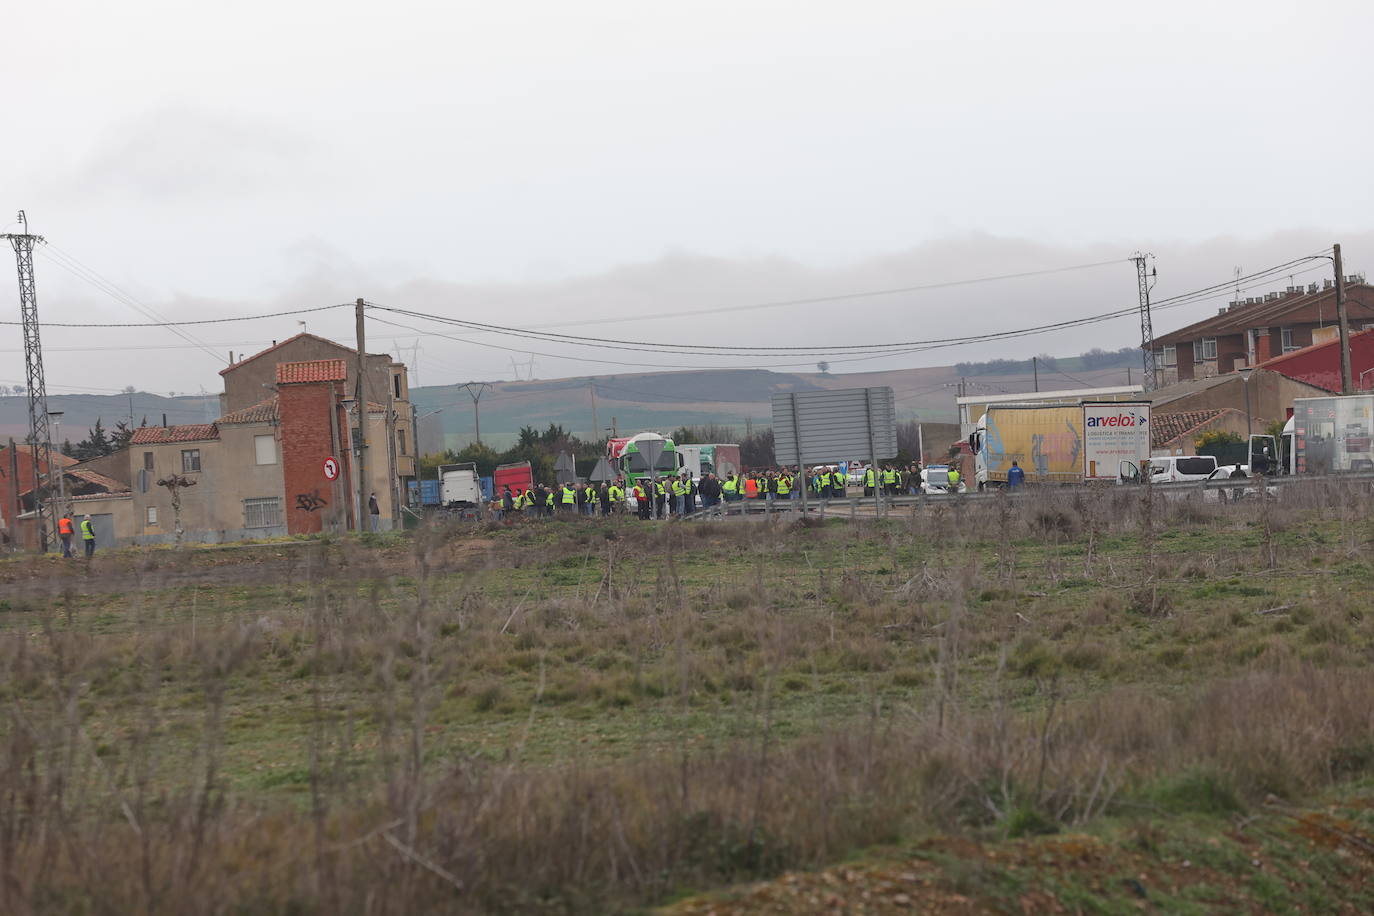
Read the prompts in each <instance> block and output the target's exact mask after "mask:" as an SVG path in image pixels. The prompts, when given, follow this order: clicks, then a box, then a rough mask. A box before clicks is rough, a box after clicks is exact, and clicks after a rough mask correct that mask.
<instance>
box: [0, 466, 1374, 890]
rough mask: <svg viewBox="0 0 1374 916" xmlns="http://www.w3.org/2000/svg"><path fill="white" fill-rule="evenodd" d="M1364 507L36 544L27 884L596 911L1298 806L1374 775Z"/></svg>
mask: <svg viewBox="0 0 1374 916" xmlns="http://www.w3.org/2000/svg"><path fill="white" fill-rule="evenodd" d="M1369 508H1371V507H1370V499H1369V494H1368V493H1367V492H1362V491H1356V490H1335V489H1332V488H1316V487H1314V488H1310V489H1308V490H1307V491H1305V492H1301V493H1295V494H1293V496H1292V498H1291V499H1286V500H1285V501H1284V502H1283V503H1281V504H1278V505H1266V504H1263V503H1259V502H1256V503H1255V504H1254V505H1250V504H1240V505H1234V506H1233V505H1219V504H1211V503H1193V502H1187V503H1173V502H1166V501H1162V500H1160V499H1159V497H1158V496H1157V495H1156V497H1155V499H1154V500H1152V501H1150V502H1146V501H1145V500H1143V499H1142V498H1141V496H1140V494H1139V492H1138V491H1125V490H1120V491H1118V490H1108V491H1106V492H1104V493H1101V494H1093V495H1091V496H1090V497H1089V496H1085V495H1083V494H1071V493H1070V494H1046V495H1043V496H1041V497H1039V498H1036V499H1032V500H1028V501H1025V502H1023V503H1020V504H1012V503H1009V502H1005V501H996V500H994V501H989V502H983V503H967V502H953V503H941V504H938V505H935V506H931V507H926V508H923V509H922V510H921V511H918V512H916V513H913V515H912V516H911V517H910V518H908V519H904V520H897V521H893V522H888V523H884V524H871V523H870V524H861V523H854V524H850V523H840V524H836V523H831V524H828V525H825V526H821V527H814V526H807V527H804V528H803V527H795V526H788V525H779V524H767V523H757V524H756V523H744V524H738V525H665V526H657V527H654V528H652V529H649V530H647V531H646V530H645V529H644V528H642V527H640V526H638V525H637V524H635V523H634V522H626V523H623V524H622V523H619V522H616V521H612V522H609V523H602V522H591V523H562V522H554V523H551V524H547V525H532V526H522V527H519V528H516V529H513V530H507V531H490V532H467V533H456V532H452V531H449V532H441V531H430V532H424V533H422V534H421V535H419V536H417V537H416V538H414V539H413V540H410V541H397V542H395V543H391V542H384V543H383V546H381V547H369V546H366V545H363V544H358V543H353V542H345V543H335V544H329V543H315V544H308V545H304V546H301V547H293V548H291V551H294V552H286V553H282V552H281V551H278V550H277V549H276V548H271V549H269V562H267V563H264V564H258V563H257V562H256V559H257V556H258V555H257V554H252V553H245V554H241V555H228V554H216V555H209V554H197V553H194V552H185V553H181V554H172V553H159V554H156V555H150V554H141V555H131V556H128V557H124V558H113V557H112V558H106V563H107V565H106V566H105V567H104V569H105V570H108V575H106V576H104V577H101V579H100V581H95V582H89V583H87V582H82V581H80V580H77V581H62V580H61V579H60V578H59V577H58V575H57V572H58V571H66V570H67V569H70V568H71V567H62V566H58V565H55V564H53V563H50V562H46V561H43V560H36V559H21V560H15V561H10V562H9V563H6V564H3V566H0V569H2V570H3V572H0V575H3V576H5V577H6V579H7V581H9V582H13V583H16V584H22V586H23V587H22V588H16V589H14V590H13V591H12V592H11V594H13V595H15V597H13V598H10V597H7V598H6V599H5V602H6V604H3V605H0V609H3V612H4V614H3V616H4V618H5V620H4V621H3V622H0V626H3V629H0V684H3V687H0V699H3V701H4V704H5V719H4V724H3V726H0V793H3V802H0V879H2V880H0V911H4V912H15V913H25V912H129V911H145V912H152V913H162V912H167V913H172V912H175V913H200V912H205V913H217V912H236V911H237V912H321V913H324V912H329V913H340V912H360V913H362V912H366V913H390V912H395V913H409V912H417V911H423V910H440V911H443V910H452V911H473V910H488V911H509V912H515V911H520V912H525V911H529V910H531V909H548V910H552V911H558V912H562V911H570V912H604V911H607V910H615V909H622V908H630V907H635V906H640V905H643V904H646V903H650V902H653V901H656V900H662V899H664V898H665V897H667V896H670V895H672V894H674V893H676V892H678V891H680V890H682V889H684V888H703V887H713V886H719V885H721V884H725V883H729V882H732V881H736V880H740V879H742V878H747V877H752V876H756V875H763V874H770V873H773V872H775V871H777V870H779V869H782V868H787V867H798V866H811V865H819V864H823V863H827V862H832V861H834V860H836V859H837V858H840V857H842V856H845V855H847V854H849V853H850V852H851V851H853V850H855V849H858V848H862V847H865V846H869V845H872V844H875V843H883V842H891V841H895V840H898V839H901V838H903V837H910V836H914V835H919V834H921V833H923V832H928V831H932V830H974V831H991V832H994V833H1000V834H1015V833H1018V832H1022V831H1035V830H1039V829H1055V828H1056V827H1057V826H1059V825H1069V824H1078V823H1083V822H1085V821H1088V820H1091V819H1093V818H1096V817H1098V816H1100V815H1102V814H1103V813H1109V812H1111V811H1113V810H1117V808H1118V807H1120V806H1131V805H1165V806H1168V805H1177V804H1199V805H1200V804H1204V803H1213V802H1215V798H1213V796H1215V795H1216V794H1217V793H1221V794H1223V795H1224V794H1226V793H1230V795H1231V796H1233V797H1234V798H1235V799H1237V800H1238V801H1237V803H1239V804H1244V803H1246V800H1248V799H1253V798H1256V797H1261V796H1263V795H1265V794H1270V793H1272V794H1275V795H1279V796H1282V797H1286V798H1295V797H1300V796H1303V795H1304V794H1307V793H1311V792H1313V791H1314V790H1316V789H1319V788H1320V787H1323V786H1326V785H1329V784H1332V783H1336V782H1339V781H1341V780H1345V779H1350V778H1352V777H1355V776H1358V775H1362V774H1365V773H1367V772H1368V771H1369V769H1370V767H1371V766H1374V720H1371V715H1372V714H1371V712H1370V710H1374V675H1371V674H1370V673H1369V672H1368V671H1367V670H1366V669H1365V666H1366V665H1367V661H1368V659H1369V656H1370V651H1371V646H1374V620H1371V615H1369V614H1368V599H1367V595H1366V592H1365V591H1364V588H1365V583H1366V582H1367V577H1368V574H1369V571H1370V566H1369V563H1368V561H1367V560H1366V559H1365V552H1366V551H1367V549H1368V546H1369V542H1370V536H1371V531H1370V528H1369V525H1368V523H1366V522H1365V521H1363V520H1364V519H1367V518H1369V513H1368V510H1369ZM472 534H477V535H479V536H480V543H479V544H477V546H475V542H474V540H473V538H472V537H471V535H472ZM388 543H389V544H390V546H386V544H388ZM282 550H283V551H284V550H285V549H284V548H283V549H282ZM272 552H275V553H272ZM276 553H281V555H276ZM207 556H213V557H214V558H215V559H213V560H207ZM1152 557H1153V559H1151V558H1152ZM97 570H98V571H99V570H100V568H97ZM135 583H136V585H135ZM207 585H209V586H213V587H212V588H208V589H207V588H205V587H204V586H207ZM1196 773H1201V774H1205V776H1206V778H1205V780H1202V782H1201V784H1203V785H1206V786H1212V787H1214V788H1215V791H1212V790H1209V792H1211V794H1210V795H1208V798H1204V799H1202V800H1201V801H1198V800H1197V799H1196V798H1195V797H1194V796H1195V795H1196V793H1193V795H1189V794H1188V792H1182V793H1180V792H1178V791H1174V790H1171V789H1170V788H1169V787H1171V786H1172V787H1177V786H1178V785H1179V780H1180V779H1185V782H1184V785H1185V786H1192V785H1195V784H1196V782H1187V781H1186V777H1187V776H1188V774H1196ZM1204 794H1206V793H1204ZM1180 798H1182V799H1184V801H1183V802H1180V801H1179V799H1180ZM1190 799H1191V801H1189V800H1190ZM1208 799H1211V801H1208Z"/></svg>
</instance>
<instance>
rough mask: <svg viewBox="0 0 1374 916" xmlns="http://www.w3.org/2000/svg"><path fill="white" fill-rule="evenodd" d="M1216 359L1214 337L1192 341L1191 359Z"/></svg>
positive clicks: (1215, 341) (1215, 340)
mask: <svg viewBox="0 0 1374 916" xmlns="http://www.w3.org/2000/svg"><path fill="white" fill-rule="evenodd" d="M1216 358H1217V339H1216V338H1215V337H1204V338H1202V339H1201V340H1195V341H1193V359H1196V360H1204V359H1216Z"/></svg>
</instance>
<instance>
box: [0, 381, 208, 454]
mask: <svg viewBox="0 0 1374 916" xmlns="http://www.w3.org/2000/svg"><path fill="white" fill-rule="evenodd" d="M130 402H131V399H130V396H129V395H127V394H49V395H48V410H50V411H52V410H60V411H62V417H61V420H60V423H61V436H62V438H63V439H70V440H71V441H72V443H73V444H75V443H77V442H79V441H81V440H82V439H84V438H86V433H87V432H88V431H89V430H90V428H91V427H92V426H94V425H95V421H96V418H97V417H99V418H100V421H101V424H102V425H103V426H104V427H105V429H106V430H111V429H113V428H114V425H115V423H116V422H118V421H120V420H128V419H129V415H130ZM132 404H133V410H132V413H133V423H134V425H135V426H137V425H139V423H140V422H142V420H143V419H144V418H145V417H146V418H147V420H148V425H149V426H154V425H157V424H160V423H161V422H162V415H163V414H164V413H165V414H166V415H167V422H168V423H174V424H175V423H208V422H210V421H211V420H214V419H216V418H217V417H218V416H219V396H218V395H208V396H204V395H193V396H182V397H163V396H161V395H156V394H149V393H148V392H146V391H137V392H134V394H133V397H132ZM28 433H29V400H28V398H27V397H25V396H24V395H5V396H4V397H0V438H4V439H8V438H10V437H13V438H14V439H16V440H20V439H23V438H24V437H25V436H27V435H28ZM57 444H59V445H60V444H61V443H57Z"/></svg>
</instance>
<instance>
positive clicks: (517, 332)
mask: <svg viewBox="0 0 1374 916" xmlns="http://www.w3.org/2000/svg"><path fill="white" fill-rule="evenodd" d="M1318 257H1321V256H1320V255H1309V256H1305V257H1302V258H1297V259H1294V260H1291V261H1287V262H1285V263H1283V264H1279V265H1276V266H1274V267H1270V268H1267V269H1266V270H1263V271H1258V272H1256V273H1254V274H1251V275H1250V276H1248V277H1245V278H1243V279H1244V280H1246V281H1251V280H1256V279H1261V278H1266V277H1269V276H1271V275H1273V274H1275V273H1282V272H1283V271H1285V270H1287V269H1288V268H1290V267H1293V266H1295V265H1297V264H1301V263H1303V262H1305V261H1309V260H1313V259H1314V258H1318ZM1233 282H1234V281H1233V280H1227V281H1225V282H1224V283H1220V284H1214V285H1212V286H1207V287H1203V288H1202V289H1200V290H1194V291H1192V292H1190V293H1183V294H1180V295H1178V296H1174V297H1171V298H1168V299H1164V300H1161V301H1160V302H1159V303H1157V304H1156V305H1154V306H1153V308H1156V309H1158V308H1172V307H1178V306H1182V305H1186V304H1189V303H1191V302H1195V301H1200V300H1201V299H1203V298H1208V297H1211V296H1214V295H1217V294H1218V292H1217V291H1218V290H1221V289H1225V290H1226V291H1227V294H1229V292H1230V289H1231V288H1232V283H1233ZM367 305H368V307H369V308H373V309H380V310H382V311H386V312H391V313H394V314H397V315H403V316H406V317H409V318H415V319H420V320H426V321H434V322H438V323H440V324H448V325H452V326H456V327H461V328H466V329H469V330H473V331H485V332H491V333H496V334H502V335H509V336H515V337H524V338H529V339H534V340H540V341H543V342H545V343H557V344H569V345H574V346H583V347H590V348H596V349H611V350H628V351H635V352H645V353H665V354H676V355H684V356H765V357H766V356H771V355H774V354H776V355H777V356H831V355H834V354H852V353H870V354H877V355H878V356H883V355H896V354H904V353H913V352H921V351H924V350H930V349H939V348H943V347H948V346H959V345H962V344H966V343H981V342H987V341H992V340H1002V339H1006V338H1008V337H1021V336H1027V335H1033V334H1043V333H1047V332H1049V331H1055V330H1064V329H1068V328H1072V327H1081V326H1083V325H1087V324H1095V323H1097V322H1101V321H1108V320H1111V319H1114V318H1119V317H1123V316H1125V315H1128V314H1132V313H1134V312H1136V311H1137V310H1138V306H1131V307H1130V308H1125V309H1117V310H1114V311H1111V312H1104V313H1101V314H1098V315H1089V316H1084V317H1080V318H1072V319H1066V320H1064V321H1058V322H1052V323H1050V324H1045V325H1038V326H1035V327H1029V328H1018V329H1016V330H1011V331H999V332H993V333H988V334H975V335H969V336H965V337H946V338H933V339H929V340H914V341H895V342H886V343H869V344H833V345H815V344H812V345H808V346H786V347H770V346H735V345H724V344H673V343H661V342H656V341H643V340H625V339H618V338H594V337H586V336H582V335H576V334H561V333H556V332H547V331H533V330H529V329H526V328H514V327H508V326H504V325H495V324H489V323H486V322H477V321H468V320H465V319H458V318H449V317H446V316H443V315H434V314H431V313H426V312H418V311H413V310H410V309H402V308H396V307H393V306H386V305H381V304H379V303H374V302H369V303H367ZM398 326H399V327H405V325H398ZM459 339H460V340H461V341H462V342H464V343H473V344H477V345H478V346H494V345H490V344H484V343H481V342H479V341H474V340H471V339H465V338H459ZM501 349H513V348H501ZM541 355H549V354H541ZM560 358H571V357H560ZM868 358H875V357H868ZM595 361H596V362H601V361H599V360H595ZM841 361H842V362H844V361H857V360H841ZM626 365H628V364H626Z"/></svg>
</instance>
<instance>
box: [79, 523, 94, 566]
mask: <svg viewBox="0 0 1374 916" xmlns="http://www.w3.org/2000/svg"><path fill="white" fill-rule="evenodd" d="M81 540H83V541H85V542H86V559H88V560H89V559H90V558H91V557H93V556H95V526H94V525H92V524H91V517H90V516H89V515H83V516H82V517H81Z"/></svg>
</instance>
